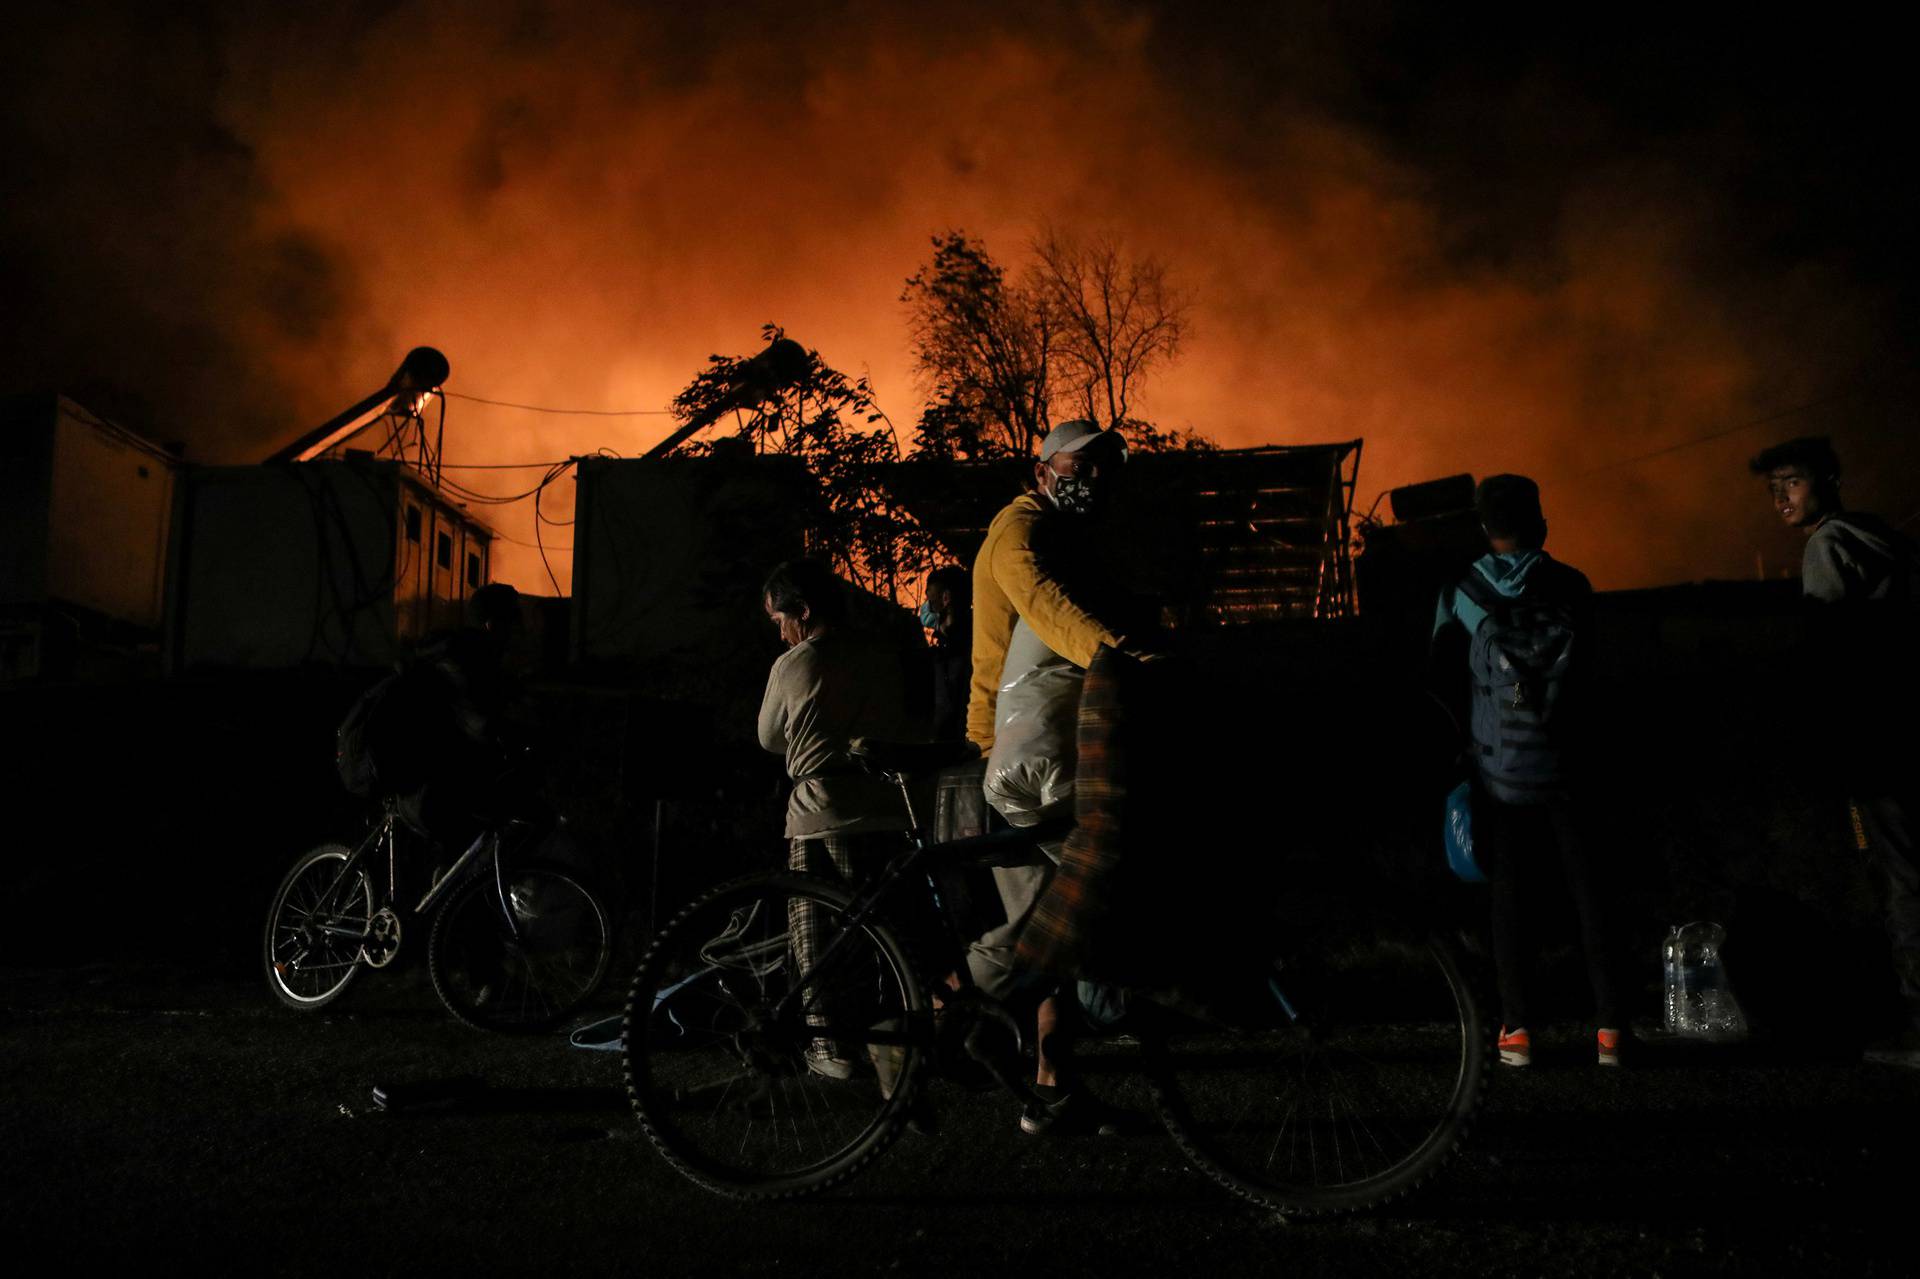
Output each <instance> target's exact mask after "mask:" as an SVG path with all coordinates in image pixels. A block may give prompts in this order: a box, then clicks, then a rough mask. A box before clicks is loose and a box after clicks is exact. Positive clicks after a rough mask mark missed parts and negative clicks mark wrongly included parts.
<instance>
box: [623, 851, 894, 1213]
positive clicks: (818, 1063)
mask: <svg viewBox="0 0 1920 1279" xmlns="http://www.w3.org/2000/svg"><path fill="white" fill-rule="evenodd" d="M851 901H852V897H851V894H849V893H848V892H847V890H846V889H844V888H842V887H840V886H839V885H837V884H834V883H832V882H831V881H828V880H824V879H818V878H815V877H813V876H809V875H800V874H766V875H756V876H751V877H748V878H746V879H740V880H736V881H734V882H732V883H730V884H725V885H722V886H721V887H719V888H717V889H714V890H713V891H712V892H710V893H708V894H707V895H705V896H704V897H702V898H700V899H699V900H698V901H696V902H694V903H693V904H692V905H690V906H688V907H687V908H686V909H685V910H683V911H681V912H680V914H679V915H678V916H677V917H675V918H674V920H673V921H672V922H670V923H669V924H668V925H667V926H666V927H665V928H664V929H662V930H661V932H660V934H659V935H658V936H657V937H656V938H655V939H654V942H653V945H652V946H651V947H649V949H648V951H647V954H646V956H645V958H643V959H642V960H641V961H640V967H639V970H638V971H637V972H636V973H635V974H634V979H633V989H632V993H631V995H630V997H629V998H628V1001H627V1016H626V1025H625V1029H624V1031H623V1035H622V1042H623V1046H624V1059H625V1064H626V1076H627V1095H628V1097H629V1099H630V1100H631V1101H632V1103H633V1110H634V1114H635V1115H636V1117H638V1119H639V1120H640V1123H641V1126H642V1127H643V1128H644V1129H645V1130H646V1133H647V1136H648V1137H649V1138H650V1139H651V1140H652V1142H653V1144H654V1146H655V1147H656V1148H658V1149H659V1151H660V1153H661V1154H662V1155H663V1156H665V1158H666V1160H667V1162H668V1163H670V1164H672V1165H673V1166H674V1167H675V1168H676V1169H678V1170H679V1171H680V1172H681V1173H682V1174H684V1175H685V1176H687V1177H688V1178H690V1179H691V1180H693V1181H694V1182H696V1183H698V1184H699V1185H701V1186H704V1187H706V1188H707V1189H708V1190H711V1191H713V1192H715V1193H716V1194H720V1195H724V1196H726V1197H728V1198H731V1199H776V1198H784V1197H788V1196H793V1195H799V1194H804V1193H807V1192H809V1191H815V1190H821V1189H824V1188H826V1187H828V1186H831V1185H834V1184H836V1183H837V1182H840V1181H843V1180H845V1179H846V1178H848V1177H850V1176H852V1175H853V1173H854V1172H856V1171H857V1170H859V1169H860V1168H861V1167H862V1166H864V1165H865V1164H866V1163H868V1162H869V1161H870V1160H872V1159H873V1158H874V1157H875V1156H876V1155H878V1154H879V1153H880V1152H881V1151H883V1150H885V1149H886V1148H887V1146H889V1145H890V1144H892V1142H893V1141H894V1139H895V1138H897V1137H898V1136H899V1135H900V1129H901V1127H902V1125H903V1124H904V1123H905V1121H906V1117H907V1109H908V1106H909V1105H910V1103H911V1101H912V1095H913V1092H914V1089H915V1087H916V1085H917V1083H918V1079H919V1075H920V1071H921V1068H922V1064H923V1062H924V1061H925V1060H926V1059H927V1054H928V1045H929V1044H930V1043H931V1038H932V1013H931V1011H930V1008H929V1005H928V1003H927V998H926V995H925V992H924V987H923V986H922V984H921V982H920V979H919V976H918V975H917V974H916V972H915V971H914V968H913V966H912V964H911V963H910V962H909V961H908V959H907V956H906V953H905V952H904V950H903V949H902V947H901V945H900V943H899V941H898V939H897V938H896V937H895V936H894V935H893V933H892V931H891V930H890V929H889V928H887V927H886V926H884V925H881V924H878V923H874V922H868V923H865V924H862V925H860V926H859V927H848V926H847V924H846V920H847V917H848V907H849V905H850V903H851ZM808 929H811V930H812V931H811V937H810V938H805V937H803V934H804V933H805V930H808ZM796 937H803V942H802V944H801V945H800V946H799V947H797V948H796V945H795V939H796ZM796 950H797V951H798V953H800V954H808V953H810V954H811V955H812V960H811V967H810V969H809V970H807V971H804V972H802V971H800V963H801V961H800V960H798V959H796ZM810 1057H811V1059H812V1060H811V1061H810Z"/></svg>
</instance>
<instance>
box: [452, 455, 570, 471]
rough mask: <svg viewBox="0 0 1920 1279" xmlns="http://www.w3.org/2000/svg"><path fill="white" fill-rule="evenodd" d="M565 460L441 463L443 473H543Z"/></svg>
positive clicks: (565, 459)
mask: <svg viewBox="0 0 1920 1279" xmlns="http://www.w3.org/2000/svg"><path fill="white" fill-rule="evenodd" d="M568 460H569V459H567V458H564V457H563V458H555V459H554V460H552V461H548V462H443V463H441V466H440V469H441V470H443V471H544V470H546V469H547V468H549V467H554V466H559V465H561V464H562V463H564V462H566V461H568Z"/></svg>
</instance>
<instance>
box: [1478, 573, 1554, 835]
mask: <svg viewBox="0 0 1920 1279" xmlns="http://www.w3.org/2000/svg"><path fill="white" fill-rule="evenodd" d="M1542 567H1547V566H1546V565H1543V566H1542ZM1558 586H1559V584H1558V583H1556V582H1540V583H1538V584H1537V585H1536V587H1535V589H1534V590H1533V591H1530V592H1529V593H1528V594H1526V595H1522V596H1520V597H1518V598H1515V599H1509V598H1507V597H1506V596H1504V595H1501V594H1500V593H1499V592H1498V591H1496V590H1494V589H1493V587H1492V585H1491V584H1490V583H1488V582H1487V581H1486V580H1485V579H1484V578H1482V577H1481V576H1480V575H1479V574H1478V573H1477V572H1469V573H1468V574H1467V575H1466V576H1465V577H1464V578H1462V579H1461V581H1460V584H1459V590H1460V591H1461V592H1462V593H1463V594H1464V595H1466V597H1467V598H1468V599H1470V600H1472V601H1473V602H1474V603H1475V604H1478V605H1479V606H1480V607H1481V608H1483V609H1485V610H1486V613H1487V615H1486V617H1485V618H1484V619H1483V620H1482V621H1481V623H1480V625H1479V627H1478V628H1477V629H1476V630H1475V631H1474V633H1473V639H1472V642H1471V644H1470V646H1469V648H1468V650H1467V668H1468V671H1469V673H1470V675H1471V677H1472V681H1473V690H1472V700H1471V716H1470V721H1469V723H1470V732H1471V734H1472V738H1473V741H1472V746H1471V751H1472V755H1473V759H1474V764H1475V766H1476V768H1477V769H1478V770H1479V773H1480V777H1481V780H1482V781H1484V782H1485V783H1486V787H1487V789H1488V790H1489V791H1490V792H1492V794H1493V796H1494V797H1495V798H1496V799H1499V800H1502V801H1504V802H1506V803H1509V804H1537V803H1540V802H1541V801H1543V800H1547V799H1554V798H1558V797H1560V796H1562V795H1564V794H1565V792H1566V785H1567V781H1568V773H1567V758H1566V756H1567V742H1566V733H1565V720H1566V716H1565V708H1564V705H1563V702H1564V696H1565V692H1566V682H1567V674H1568V672H1569V671H1570V670H1571V669H1572V667H1573V662H1574V657H1575V654H1576V652H1577V651H1578V649H1579V647H1580V645H1579V638H1578V636H1576V635H1575V634H1574V612H1575V609H1574V605H1575V596H1574V594H1573V592H1572V591H1571V590H1567V589H1557V588H1558Z"/></svg>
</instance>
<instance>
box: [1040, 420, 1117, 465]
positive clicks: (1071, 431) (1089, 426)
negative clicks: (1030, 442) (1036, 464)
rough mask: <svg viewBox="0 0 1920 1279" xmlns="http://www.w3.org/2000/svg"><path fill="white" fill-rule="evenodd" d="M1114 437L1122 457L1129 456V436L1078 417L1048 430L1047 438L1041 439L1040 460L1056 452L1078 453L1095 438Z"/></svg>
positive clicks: (1044, 459)
mask: <svg viewBox="0 0 1920 1279" xmlns="http://www.w3.org/2000/svg"><path fill="white" fill-rule="evenodd" d="M1109 438H1110V439H1112V440H1113V442H1114V443H1115V444H1117V445H1119V446H1120V457H1121V459H1122V460H1125V458H1126V456H1127V437H1126V436H1124V435H1122V434H1120V432H1118V431H1103V430H1101V429H1100V428H1099V426H1097V425H1096V424H1094V423H1092V422H1089V421H1088V420H1087V419H1086V418H1083V417H1077V418H1074V419H1073V420H1072V421H1071V422H1062V423H1061V424H1060V425H1058V426H1056V427H1054V428H1053V429H1052V430H1051V431H1048V432H1047V438H1046V439H1044V440H1042V441H1040V460H1041V461H1042V462H1044V461H1046V460H1047V459H1048V458H1050V457H1052V456H1053V455H1054V454H1055V453H1077V452H1079V451H1080V450H1081V449H1083V448H1085V447H1087V445H1089V444H1091V443H1093V442H1094V441H1095V440H1104V439H1109Z"/></svg>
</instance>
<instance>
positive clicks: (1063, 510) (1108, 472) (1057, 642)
mask: <svg viewBox="0 0 1920 1279" xmlns="http://www.w3.org/2000/svg"><path fill="white" fill-rule="evenodd" d="M1126 460H1127V443H1126V440H1125V439H1124V438H1123V437H1122V436H1121V435H1120V433H1119V432H1118V431H1103V430H1101V429H1100V428H1099V427H1098V426H1095V425H1094V424H1093V423H1092V422H1088V421H1085V420H1081V419H1076V420H1075V421H1072V422H1062V423H1061V424H1060V425H1059V426H1056V427H1054V428H1053V430H1052V431H1050V432H1049V433H1048V434H1047V438H1046V439H1045V440H1043V441H1042V442H1041V444H1040V459H1039V460H1038V461H1036V462H1035V463H1034V464H1033V487H1032V488H1031V489H1030V490H1029V491H1027V492H1025V493H1022V494H1021V495H1020V496H1019V497H1016V498H1014V499H1013V501H1011V502H1009V503H1007V504H1006V505H1005V506H1004V507H1002V508H1001V509H1000V513H999V514H998V515H996V516H994V517H993V523H992V524H990V525H988V526H987V540H986V541H985V542H984V543H982V544H981V547H980V554H979V555H978V556H977V557H976V558H975V559H974V562H973V685H972V689H971V691H970V694H969V696H968V699H967V737H968V739H969V740H970V741H972V742H973V743H974V744H975V745H977V746H978V747H979V748H980V753H981V754H982V755H986V754H988V753H989V752H990V751H992V750H993V732H994V707H995V703H996V702H997V701H998V697H999V692H1000V670H1001V667H1002V666H1004V665H1005V663H1006V658H1007V644H1008V642H1009V641H1010V640H1011V639H1012V638H1013V626H1014V623H1015V622H1017V621H1019V620H1021V619H1022V618H1025V619H1026V623H1027V625H1028V626H1030V627H1032V628H1033V632H1034V634H1035V635H1037V636H1039V637H1040V641H1041V642H1042V643H1044V644H1045V645H1046V646H1047V647H1048V648H1050V649H1052V650H1053V651H1054V652H1056V653H1058V654H1059V655H1060V656H1062V657H1064V658H1066V659H1067V660H1068V661H1070V662H1072V663H1073V664H1074V665H1075V666H1080V667H1085V666H1086V665H1087V664H1088V663H1089V662H1091V661H1093V655H1094V654H1095V653H1097V652H1099V651H1100V646H1101V645H1102V644H1109V645H1111V646H1113V647H1114V648H1121V647H1124V646H1125V644H1126V637H1125V636H1123V635H1121V634H1119V633H1118V632H1117V631H1115V630H1114V629H1113V628H1112V627H1111V626H1110V625H1109V624H1108V623H1106V622H1104V621H1102V620H1101V619H1100V618H1098V617H1096V616H1094V614H1093V613H1091V612H1089V611H1088V609H1087V607H1086V605H1085V604H1084V603H1083V602H1082V601H1080V600H1076V599H1075V598H1074V597H1073V596H1072V595H1071V594H1070V593H1069V592H1068V589H1067V587H1066V586H1065V585H1064V584H1062V582H1061V581H1060V579H1059V577H1058V576H1057V573H1058V564H1057V560H1058V558H1059V557H1060V556H1061V555H1062V554H1063V548H1061V546H1060V545H1059V544H1060V542H1062V541H1064V540H1065V537H1064V534H1066V533H1067V532H1069V531H1070V528H1069V526H1067V525H1065V524H1063V523H1062V521H1064V520H1070V519H1075V518H1087V517H1091V516H1093V515H1095V514H1098V513H1099V511H1100V510H1101V508H1102V507H1103V506H1104V505H1105V503H1106V502H1107V501H1108V500H1110V498H1111V496H1112V493H1113V486H1114V482H1115V481H1116V480H1117V479H1118V478H1119V475H1120V468H1121V467H1122V466H1124V465H1125V464H1126Z"/></svg>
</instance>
